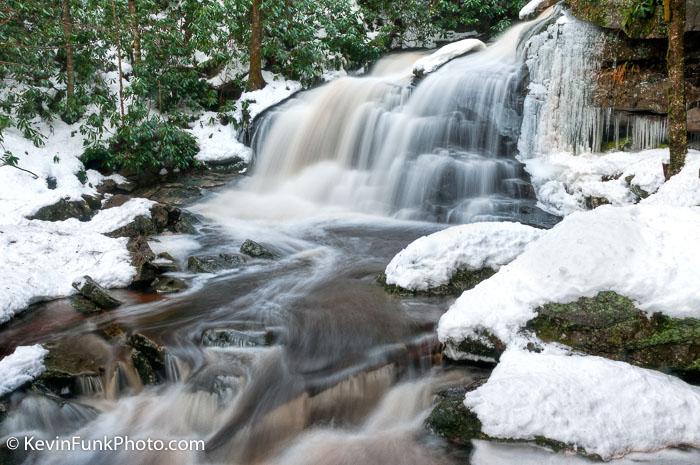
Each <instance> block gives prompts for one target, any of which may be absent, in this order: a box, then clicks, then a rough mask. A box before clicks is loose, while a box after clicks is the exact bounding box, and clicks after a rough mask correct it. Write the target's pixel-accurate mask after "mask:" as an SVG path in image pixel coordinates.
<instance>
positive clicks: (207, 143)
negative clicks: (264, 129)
mask: <svg viewBox="0 0 700 465" xmlns="http://www.w3.org/2000/svg"><path fill="white" fill-rule="evenodd" d="M188 132H189V133H191V134H192V135H193V136H194V137H195V139H197V144H198V145H199V152H198V153H197V155H196V157H195V158H196V159H197V160H199V161H203V162H213V161H218V162H224V161H233V160H235V159H237V158H238V159H240V160H242V161H244V162H246V163H248V162H249V161H250V159H251V156H252V153H253V151H252V150H251V149H250V148H249V147H247V146H246V145H244V144H242V143H241V142H239V141H238V138H237V134H236V129H235V128H234V127H233V125H231V124H228V125H226V126H224V125H223V124H221V123H220V122H219V120H218V116H217V114H216V113H215V112H205V113H204V114H203V115H202V116H201V117H200V118H199V119H198V120H197V121H195V122H194V123H193V125H192V128H191V129H188Z"/></svg>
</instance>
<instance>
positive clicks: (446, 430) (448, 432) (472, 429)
mask: <svg viewBox="0 0 700 465" xmlns="http://www.w3.org/2000/svg"><path fill="white" fill-rule="evenodd" d="M484 382H486V379H485V378H484V379H482V380H479V381H477V382H476V383H473V384H472V385H470V386H468V387H460V388H451V389H447V390H445V391H442V392H440V393H439V394H438V401H437V404H436V405H435V407H434V408H433V411H432V412H431V413H430V416H428V419H427V420H426V421H425V424H426V426H427V427H428V428H429V429H430V430H431V431H433V432H434V433H435V434H437V435H439V436H442V437H443V438H445V439H446V440H447V441H449V442H451V443H453V444H456V445H459V446H463V447H471V441H472V439H489V438H488V436H486V435H485V434H484V433H482V432H481V421H479V419H478V418H477V416H476V414H474V413H473V412H471V411H470V410H468V409H467V408H466V407H465V406H464V396H465V395H466V393H467V392H469V391H472V390H474V389H476V388H477V387H479V386H480V385H481V384H483V383H484Z"/></svg>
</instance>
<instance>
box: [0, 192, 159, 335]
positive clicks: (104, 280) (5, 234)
mask: <svg viewBox="0 0 700 465" xmlns="http://www.w3.org/2000/svg"><path fill="white" fill-rule="evenodd" d="M152 204H153V202H152V201H150V200H146V199H140V198H136V199H131V200H129V201H128V202H126V203H124V204H123V205H121V206H119V207H114V208H109V209H106V210H100V212H98V214H97V215H95V217H94V218H93V219H92V220H91V221H88V222H80V221H78V220H76V219H74V218H71V219H68V220H65V221H56V222H50V221H39V220H32V221H29V220H22V221H20V222H18V223H17V224H0V256H2V257H3V260H2V261H1V262H0V276H2V283H1V284H0V323H4V322H6V321H8V320H10V319H11V318H12V317H13V316H14V315H15V314H16V313H17V312H19V311H21V310H22V309H24V308H26V307H27V306H28V305H30V304H31V303H34V302H37V301H41V300H46V299H52V298H57V297H62V296H66V295H70V294H72V293H73V292H75V291H74V289H73V287H72V283H73V281H74V280H75V279H77V278H79V277H82V276H84V275H89V276H91V277H92V278H93V279H94V280H95V281H97V283H99V284H100V285H102V286H105V287H108V288H109V287H124V286H126V285H128V284H129V283H130V282H131V279H132V278H133V276H134V274H135V270H134V268H133V267H132V266H131V258H130V256H129V253H128V251H127V250H126V243H127V238H111V237H107V236H104V235H103V233H107V232H110V231H113V230H115V229H117V228H119V227H122V226H124V225H126V224H128V223H129V222H130V221H132V220H133V219H134V218H135V217H136V216H138V215H146V216H150V207H151V205H152Z"/></svg>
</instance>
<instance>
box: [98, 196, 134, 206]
mask: <svg viewBox="0 0 700 465" xmlns="http://www.w3.org/2000/svg"><path fill="white" fill-rule="evenodd" d="M131 198H132V197H131V196H130V195H124V194H114V195H113V196H111V197H110V198H109V199H107V201H106V202H105V204H104V206H103V207H102V208H104V209H107V208H114V207H121V206H122V205H124V204H125V203H126V202H128V201H129V200H131Z"/></svg>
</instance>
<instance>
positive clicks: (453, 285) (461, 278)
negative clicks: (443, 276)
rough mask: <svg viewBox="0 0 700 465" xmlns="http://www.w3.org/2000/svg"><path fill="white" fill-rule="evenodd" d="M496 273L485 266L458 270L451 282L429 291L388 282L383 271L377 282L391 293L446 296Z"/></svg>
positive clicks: (456, 294) (460, 291) (472, 285)
mask: <svg viewBox="0 0 700 465" xmlns="http://www.w3.org/2000/svg"><path fill="white" fill-rule="evenodd" d="M494 274H496V271H495V270H493V269H491V268H483V269H481V270H466V269H462V270H458V271H457V272H456V273H455V274H454V275H453V276H452V279H451V280H450V282H449V283H447V284H443V285H441V286H436V287H432V288H430V289H428V290H427V291H412V290H410V289H405V288H403V287H400V286H396V285H394V284H387V282H386V274H384V273H381V274H380V275H379V276H377V282H379V283H380V284H381V285H382V286H384V289H385V290H386V291H387V292H389V293H391V294H397V295H402V296H415V295H434V296H444V295H454V296H460V295H461V294H462V292H464V291H466V290H469V289H472V288H473V287H474V286H476V285H477V284H479V283H480V282H481V281H484V280H486V279H488V278H490V277H491V276H493V275H494Z"/></svg>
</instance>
